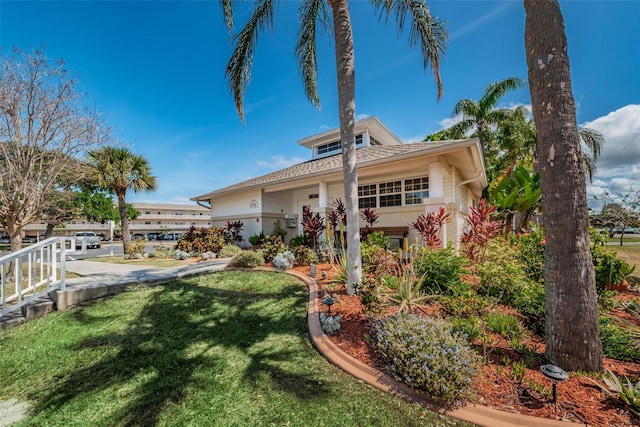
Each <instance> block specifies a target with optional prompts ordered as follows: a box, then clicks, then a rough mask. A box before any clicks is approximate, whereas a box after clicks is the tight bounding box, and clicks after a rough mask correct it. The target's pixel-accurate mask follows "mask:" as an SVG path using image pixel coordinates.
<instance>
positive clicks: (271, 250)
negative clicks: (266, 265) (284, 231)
mask: <svg viewBox="0 0 640 427" xmlns="http://www.w3.org/2000/svg"><path fill="white" fill-rule="evenodd" d="M288 248H289V247H288V246H287V245H285V244H284V243H283V242H282V238H281V237H280V236H277V235H273V236H267V237H266V238H265V239H264V243H263V244H262V255H263V256H264V260H265V262H271V261H273V259H274V258H275V257H276V255H278V254H279V253H281V252H284V251H286V250H287V249H288Z"/></svg>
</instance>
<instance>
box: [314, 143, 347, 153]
mask: <svg viewBox="0 0 640 427" xmlns="http://www.w3.org/2000/svg"><path fill="white" fill-rule="evenodd" d="M340 149H342V142H340V141H335V142H330V143H329V144H324V145H318V154H324V153H329V152H331V151H338V150H340Z"/></svg>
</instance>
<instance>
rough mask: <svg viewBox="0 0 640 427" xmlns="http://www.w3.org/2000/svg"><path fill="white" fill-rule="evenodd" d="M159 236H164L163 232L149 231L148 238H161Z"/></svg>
mask: <svg viewBox="0 0 640 427" xmlns="http://www.w3.org/2000/svg"><path fill="white" fill-rule="evenodd" d="M158 236H162V233H147V239H149V240H160V239H158Z"/></svg>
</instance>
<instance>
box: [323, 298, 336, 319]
mask: <svg viewBox="0 0 640 427" xmlns="http://www.w3.org/2000/svg"><path fill="white" fill-rule="evenodd" d="M322 302H323V303H324V304H325V305H326V306H327V307H328V309H329V310H328V312H329V317H331V306H332V305H333V304H334V303H335V302H336V300H334V299H333V298H331V297H330V296H328V295H327V296H326V297H324V300H322Z"/></svg>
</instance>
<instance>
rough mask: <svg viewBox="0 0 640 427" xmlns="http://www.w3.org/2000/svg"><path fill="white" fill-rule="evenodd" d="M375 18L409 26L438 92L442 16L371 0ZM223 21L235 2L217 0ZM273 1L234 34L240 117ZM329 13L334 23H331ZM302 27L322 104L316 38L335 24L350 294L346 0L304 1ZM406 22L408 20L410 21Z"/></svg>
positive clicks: (420, 6)
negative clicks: (258, 45)
mask: <svg viewBox="0 0 640 427" xmlns="http://www.w3.org/2000/svg"><path fill="white" fill-rule="evenodd" d="M371 3H373V5H374V6H375V8H376V10H377V12H378V14H379V17H380V18H381V19H382V18H383V17H384V18H385V19H388V18H389V17H390V16H392V15H393V16H394V18H395V21H396V27H397V29H398V31H399V32H400V31H402V30H403V28H404V27H405V24H407V25H410V30H409V31H410V33H409V45H410V46H412V47H413V46H418V48H419V50H420V53H421V55H422V58H423V65H424V67H425V68H426V67H427V66H428V65H429V64H431V69H432V71H433V74H434V76H435V80H436V86H437V89H438V99H439V98H440V97H441V96H442V80H441V78H440V58H441V56H442V55H443V54H444V49H445V41H446V32H445V28H444V24H443V23H442V21H440V20H438V19H437V18H436V17H434V16H433V15H431V11H430V10H429V7H428V6H427V3H426V0H371ZM220 4H221V6H222V10H223V12H224V17H225V24H226V25H227V27H228V28H229V31H230V32H232V31H233V10H232V9H233V8H232V6H233V3H232V1H231V0H220ZM274 7H275V1H274V0H256V1H255V7H254V9H253V13H252V14H251V16H250V17H249V19H248V21H247V23H246V24H245V26H244V27H243V28H242V29H241V30H240V32H239V33H238V34H237V35H236V36H235V37H234V40H233V42H234V44H235V47H234V51H233V53H232V55H231V58H230V59H229V62H228V63H227V67H226V76H227V79H228V80H229V85H230V87H231V91H232V93H233V96H234V100H235V104H236V110H237V112H238V115H239V116H240V119H241V120H242V121H244V119H245V116H244V108H243V99H244V95H245V92H246V88H247V84H248V82H249V79H250V76H251V64H252V57H253V52H254V48H255V44H256V41H257V38H258V34H259V33H260V32H261V31H262V30H265V29H269V30H271V29H272V28H273V15H274ZM329 12H330V13H331V17H332V23H333V25H332V26H331V25H329V22H330V21H329ZM298 18H299V21H300V29H299V31H298V40H297V43H296V47H295V56H296V59H297V60H298V64H299V67H300V72H301V75H302V81H303V84H304V89H305V93H306V95H307V98H308V99H309V101H310V102H311V103H312V104H313V105H314V106H316V107H319V106H320V98H319V96H318V88H317V52H316V37H317V33H318V31H317V30H318V26H320V27H322V28H324V29H330V28H333V35H334V39H335V53H336V73H337V80H338V108H339V118H340V139H341V141H342V147H343V150H342V164H343V175H344V192H345V202H346V208H347V259H348V265H349V268H348V282H347V292H348V293H350V294H352V293H353V284H356V283H360V282H361V281H362V261H361V255H360V232H359V231H360V230H359V217H358V174H357V170H356V148H355V61H354V46H353V31H352V26H351V14H350V11H349V5H348V1H347V0H302V1H301V2H300V6H299V9H298ZM409 21H410V22H409Z"/></svg>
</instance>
